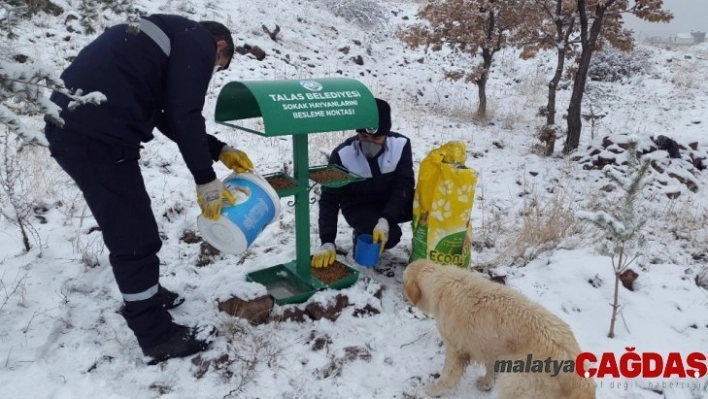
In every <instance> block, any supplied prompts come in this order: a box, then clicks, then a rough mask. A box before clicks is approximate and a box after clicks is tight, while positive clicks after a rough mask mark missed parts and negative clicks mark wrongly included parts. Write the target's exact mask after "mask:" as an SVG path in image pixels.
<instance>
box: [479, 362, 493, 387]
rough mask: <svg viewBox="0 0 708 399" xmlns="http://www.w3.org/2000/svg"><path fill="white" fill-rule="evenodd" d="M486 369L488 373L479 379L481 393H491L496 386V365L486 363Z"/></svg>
mask: <svg viewBox="0 0 708 399" xmlns="http://www.w3.org/2000/svg"><path fill="white" fill-rule="evenodd" d="M484 367H485V368H486V369H487V373H486V374H485V375H484V376H482V377H479V378H477V383H476V385H477V389H479V390H480V391H489V390H491V389H492V387H493V386H494V363H493V362H486V363H485V364H484Z"/></svg>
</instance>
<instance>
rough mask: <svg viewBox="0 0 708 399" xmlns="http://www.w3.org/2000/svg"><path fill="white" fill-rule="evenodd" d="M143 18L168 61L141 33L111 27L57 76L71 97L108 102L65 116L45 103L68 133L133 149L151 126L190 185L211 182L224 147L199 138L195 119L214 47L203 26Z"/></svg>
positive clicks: (200, 122) (58, 98) (62, 99)
mask: <svg viewBox="0 0 708 399" xmlns="http://www.w3.org/2000/svg"><path fill="white" fill-rule="evenodd" d="M146 19H148V20H150V21H152V22H153V23H154V24H155V25H157V26H158V27H159V28H160V29H161V30H162V31H163V32H164V33H165V34H166V35H167V37H168V38H169V39H170V47H171V51H170V54H169V56H168V55H166V54H165V52H164V51H163V50H162V49H161V48H160V46H159V45H158V44H157V43H156V42H155V41H154V40H153V39H151V38H150V37H149V36H148V35H146V34H145V33H144V32H142V31H141V32H139V33H137V34H134V33H130V32H128V31H127V27H128V26H127V25H118V26H114V27H112V28H109V29H108V30H106V31H105V32H104V33H103V34H101V35H100V36H99V37H98V38H97V39H96V40H94V41H93V42H92V43H90V44H89V45H88V46H86V48H84V49H83V50H81V52H79V54H78V56H77V57H76V59H75V60H74V61H73V62H72V63H71V65H70V66H69V67H68V68H67V69H66V70H65V71H64V73H63V74H62V75H61V78H62V79H63V80H64V82H65V84H66V86H67V87H68V88H69V89H70V90H75V89H81V90H82V92H83V93H84V94H86V93H89V92H93V91H98V92H101V93H103V94H104V95H105V96H106V97H107V101H106V102H104V103H102V104H100V105H96V106H95V105H82V106H79V107H77V108H75V109H74V110H71V111H68V110H67V106H68V104H69V102H70V101H71V100H70V99H69V98H67V97H66V96H64V95H62V94H59V93H57V92H54V93H53V94H52V96H51V100H52V101H53V102H55V103H56V104H58V105H59V106H60V107H61V108H62V112H61V114H60V115H61V117H62V118H63V119H64V121H65V122H66V125H65V128H64V129H65V130H66V133H67V134H71V132H75V133H79V134H82V135H85V136H89V137H92V138H94V139H96V140H100V141H103V142H109V143H113V144H118V145H124V146H129V147H140V143H141V142H148V141H150V140H151V139H152V138H153V134H152V133H153V130H154V128H155V127H157V128H158V129H159V130H160V131H161V132H162V133H163V134H165V135H166V136H167V137H169V138H170V139H172V140H173V141H174V142H175V143H177V145H178V147H179V150H180V152H181V153H182V157H183V158H184V161H185V163H186V164H187V167H188V168H189V170H190V171H191V172H192V175H193V176H194V178H195V181H196V183H197V184H203V183H207V182H209V181H211V180H213V179H215V178H216V174H215V173H214V170H213V168H212V161H215V160H217V159H218V155H219V151H220V150H221V147H222V146H223V145H224V143H222V142H220V141H219V140H217V139H216V138H214V137H213V136H211V135H208V134H206V127H205V121H204V117H203V116H202V109H203V107H204V98H205V96H206V92H207V88H208V86H209V81H210V79H211V76H212V73H213V71H214V65H215V62H216V42H215V40H214V39H213V37H212V36H211V34H210V33H209V31H207V30H206V29H205V28H204V27H202V26H201V25H199V24H198V23H197V22H195V21H191V20H189V19H186V18H183V17H179V16H174V15H151V16H149V17H147V18H146ZM48 128H52V127H48Z"/></svg>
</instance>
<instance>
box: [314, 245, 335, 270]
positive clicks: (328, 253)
mask: <svg viewBox="0 0 708 399" xmlns="http://www.w3.org/2000/svg"><path fill="white" fill-rule="evenodd" d="M336 256H337V251H336V248H335V247H334V244H332V243H330V242H328V243H324V244H322V246H321V247H320V248H319V249H318V250H317V252H315V254H314V255H313V256H312V261H311V262H310V265H311V266H312V267H317V268H320V267H327V266H329V265H331V264H332V263H334V258H335V257H336Z"/></svg>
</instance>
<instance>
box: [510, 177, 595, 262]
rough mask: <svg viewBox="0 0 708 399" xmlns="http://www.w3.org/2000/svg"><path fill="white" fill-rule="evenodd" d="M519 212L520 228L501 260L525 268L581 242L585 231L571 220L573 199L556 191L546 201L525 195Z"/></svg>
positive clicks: (539, 197)
mask: <svg viewBox="0 0 708 399" xmlns="http://www.w3.org/2000/svg"><path fill="white" fill-rule="evenodd" d="M527 196H528V197H529V199H528V200H526V201H524V205H523V208H522V209H521V211H520V212H519V217H520V220H519V223H520V226H519V227H518V229H517V230H516V233H515V234H513V235H512V236H511V237H509V241H508V243H507V246H506V247H507V249H506V251H504V254H503V255H501V256H502V257H510V258H511V259H510V260H511V262H512V263H515V264H521V265H525V264H526V263H528V262H530V261H532V260H534V259H536V258H537V257H538V256H539V255H541V254H542V253H544V252H547V251H551V250H554V249H557V248H561V247H563V248H573V247H576V246H578V245H579V244H580V243H581V242H582V241H583V240H585V239H586V238H587V237H586V235H587V234H586V233H587V227H586V226H584V225H583V224H582V223H578V221H577V220H576V219H575V212H576V210H577V209H576V206H575V202H576V201H575V197H574V196H573V195H570V194H568V193H566V192H564V191H561V190H559V189H556V191H555V192H554V193H553V194H550V195H549V196H547V197H542V196H540V195H538V193H537V192H531V193H529V194H527Z"/></svg>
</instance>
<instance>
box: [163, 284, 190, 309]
mask: <svg viewBox="0 0 708 399" xmlns="http://www.w3.org/2000/svg"><path fill="white" fill-rule="evenodd" d="M157 295H159V296H160V300H161V301H162V307H164V308H165V309H167V310H170V309H174V308H176V307H177V306H179V305H181V304H183V303H184V298H183V297H181V296H180V295H179V294H178V293H176V292H172V291H170V290H168V289H167V288H165V287H163V286H162V285H160V288H159V289H158V291H157Z"/></svg>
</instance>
